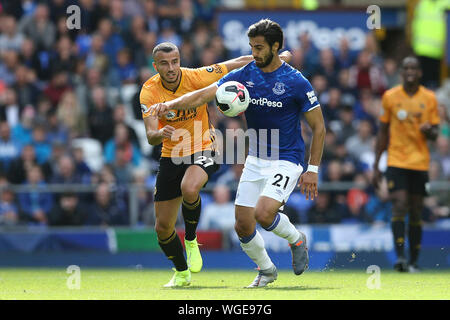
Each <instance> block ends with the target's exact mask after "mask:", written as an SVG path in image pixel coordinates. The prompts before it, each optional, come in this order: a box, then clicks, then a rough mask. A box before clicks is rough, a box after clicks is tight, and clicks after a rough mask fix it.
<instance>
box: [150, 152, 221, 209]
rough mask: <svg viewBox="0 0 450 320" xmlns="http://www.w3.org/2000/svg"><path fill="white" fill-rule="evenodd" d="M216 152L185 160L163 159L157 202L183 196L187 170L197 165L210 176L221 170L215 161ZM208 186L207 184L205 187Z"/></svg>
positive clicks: (158, 181)
mask: <svg viewBox="0 0 450 320" xmlns="http://www.w3.org/2000/svg"><path fill="white" fill-rule="evenodd" d="M214 155H215V153H214V151H203V152H198V153H194V154H192V155H190V156H187V157H183V158H181V157H180V158H169V157H161V159H160V160H159V170H158V174H157V176H156V186H155V198H154V200H155V201H166V200H172V199H175V198H178V197H180V196H181V181H182V180H183V177H184V173H185V172H186V170H187V168H188V167H190V166H192V165H196V166H199V167H201V168H202V169H203V170H204V171H205V172H206V174H207V175H208V180H209V179H210V178H211V175H212V174H213V173H214V172H216V171H217V170H219V167H220V164H218V163H217V162H216V161H215V159H214ZM205 186H206V183H205V185H204V186H203V187H205Z"/></svg>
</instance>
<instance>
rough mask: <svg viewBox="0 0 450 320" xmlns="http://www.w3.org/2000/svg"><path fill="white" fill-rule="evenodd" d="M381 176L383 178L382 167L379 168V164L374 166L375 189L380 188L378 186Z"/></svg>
mask: <svg viewBox="0 0 450 320" xmlns="http://www.w3.org/2000/svg"><path fill="white" fill-rule="evenodd" d="M381 178H382V175H381V171H380V169H378V165H376V166H375V167H374V168H373V177H372V184H373V186H374V188H375V189H378V187H379V186H380V182H381Z"/></svg>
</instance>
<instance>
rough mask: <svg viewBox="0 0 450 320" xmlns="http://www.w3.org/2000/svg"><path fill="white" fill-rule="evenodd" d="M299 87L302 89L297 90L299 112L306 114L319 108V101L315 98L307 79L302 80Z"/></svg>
mask: <svg viewBox="0 0 450 320" xmlns="http://www.w3.org/2000/svg"><path fill="white" fill-rule="evenodd" d="M299 86H301V87H302V89H301V90H297V92H298V95H297V100H298V101H299V103H300V110H301V112H308V111H311V110H313V109H315V108H317V107H319V106H320V103H319V99H318V98H317V96H316V93H315V92H314V89H313V87H312V86H311V83H310V82H309V81H308V80H307V79H305V78H303V79H302V82H301V83H300V84H299Z"/></svg>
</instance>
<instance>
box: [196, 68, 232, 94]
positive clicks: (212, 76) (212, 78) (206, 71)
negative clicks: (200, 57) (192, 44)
mask: <svg viewBox="0 0 450 320" xmlns="http://www.w3.org/2000/svg"><path fill="white" fill-rule="evenodd" d="M189 70H190V74H189V77H190V78H191V82H192V83H193V84H194V85H195V86H196V87H197V89H202V88H204V87H207V86H209V85H210V84H212V83H214V82H216V81H217V80H219V79H220V78H222V77H223V76H224V75H226V74H227V73H228V69H227V67H226V65H225V64H223V63H219V64H213V65H211V66H207V67H202V68H198V69H189Z"/></svg>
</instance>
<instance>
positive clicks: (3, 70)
mask: <svg viewBox="0 0 450 320" xmlns="http://www.w3.org/2000/svg"><path fill="white" fill-rule="evenodd" d="M19 64H20V61H19V55H18V53H17V52H15V51H13V50H6V51H5V52H4V53H3V54H2V55H1V59H0V79H1V81H2V82H4V83H5V84H6V85H7V86H12V85H13V84H14V82H15V81H16V76H15V70H16V68H17V66H18V65H19Z"/></svg>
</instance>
